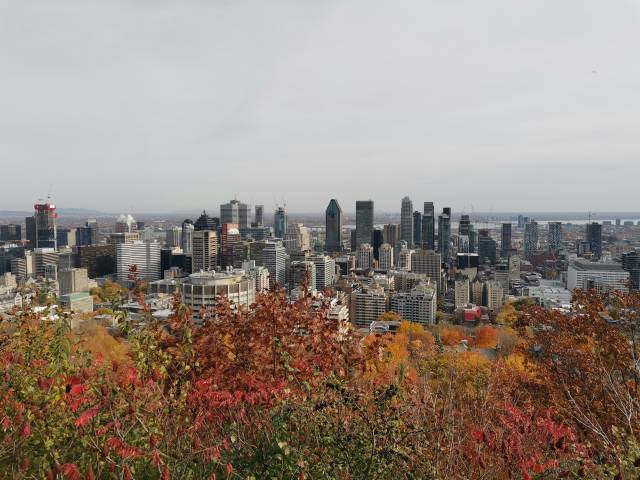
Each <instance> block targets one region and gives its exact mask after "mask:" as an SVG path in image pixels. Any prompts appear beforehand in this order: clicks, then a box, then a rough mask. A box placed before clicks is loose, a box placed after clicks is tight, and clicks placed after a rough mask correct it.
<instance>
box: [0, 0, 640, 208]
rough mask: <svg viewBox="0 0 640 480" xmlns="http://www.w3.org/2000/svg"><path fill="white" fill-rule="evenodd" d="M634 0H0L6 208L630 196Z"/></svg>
mask: <svg viewBox="0 0 640 480" xmlns="http://www.w3.org/2000/svg"><path fill="white" fill-rule="evenodd" d="M639 58H640V2H639V1H638V0H626V1H625V0H611V1H602V0H549V1H535V0H531V1H526V2H518V1H514V0H504V1H502V0H482V1H479V0H469V1H459V0H416V1H408V0H407V1H405V0H398V1H388V0H384V1H377V0H362V1H349V0H341V1H322V0H308V1H305V0H291V1H278V0H273V1H265V0H257V1H253V2H252V1H243V0H229V1H216V0H202V1H196V0H193V1H189V0H181V1H173V0H172V1H164V0H122V1H120V0H102V1H97V0H76V1H71V0H55V1H46V0H0V166H1V169H0V177H1V178H2V181H1V182H0V209H30V208H31V205H32V204H33V202H34V200H36V199H37V198H38V197H42V196H45V195H46V194H47V192H48V191H49V189H51V192H52V193H53V198H54V200H55V201H56V203H57V204H58V205H59V206H60V207H84V208H95V209H100V210H103V211H129V210H131V211H133V212H160V211H173V210H180V209H191V208H198V209H199V208H207V209H210V210H212V211H216V210H217V207H216V206H217V205H218V204H219V203H221V202H223V201H225V200H228V199H230V198H233V196H234V195H237V197H238V198H239V199H240V200H243V201H245V202H247V203H251V204H255V203H263V204H265V206H266V208H267V210H271V209H272V208H273V205H274V204H275V203H276V202H282V200H283V199H284V200H285V201H286V203H287V206H288V208H289V210H291V211H294V212H310V211H321V210H323V209H324V208H325V207H326V204H327V203H328V201H329V199H330V198H331V197H336V198H337V199H338V200H339V201H340V203H341V204H342V207H343V209H344V210H347V211H352V210H354V206H353V204H354V202H355V200H356V199H368V198H373V199H374V200H375V202H376V209H380V210H387V211H391V210H400V200H401V198H402V197H403V196H404V195H409V196H411V198H412V199H413V201H414V205H415V206H416V207H417V206H418V205H421V204H422V202H423V201H425V200H432V201H434V202H435V203H436V209H440V208H441V207H442V206H443V205H445V204H446V205H450V206H451V207H453V208H454V209H455V210H457V211H460V210H465V211H474V210H475V211H518V210H523V211H526V210H529V211H532V210H533V211H567V210H594V211H604V210H626V211H629V210H638V209H639V208H640V205H639V204H638V199H639V198H640V196H639V195H638V179H639V176H640V61H639Z"/></svg>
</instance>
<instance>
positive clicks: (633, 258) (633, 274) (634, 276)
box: [622, 250, 640, 290]
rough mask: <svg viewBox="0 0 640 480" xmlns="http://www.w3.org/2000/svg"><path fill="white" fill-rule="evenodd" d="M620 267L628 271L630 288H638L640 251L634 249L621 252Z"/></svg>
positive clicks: (639, 282) (639, 286)
mask: <svg viewBox="0 0 640 480" xmlns="http://www.w3.org/2000/svg"><path fill="white" fill-rule="evenodd" d="M622 269H623V270H625V271H626V272H629V278H630V280H631V289H632V290H638V289H640V253H638V251H636V250H634V251H631V252H627V253H623V254H622Z"/></svg>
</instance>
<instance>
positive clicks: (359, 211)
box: [356, 200, 373, 248]
mask: <svg viewBox="0 0 640 480" xmlns="http://www.w3.org/2000/svg"><path fill="white" fill-rule="evenodd" d="M372 241H373V200H357V201H356V248H357V247H358V246H360V245H362V244H363V243H368V244H371V242H372Z"/></svg>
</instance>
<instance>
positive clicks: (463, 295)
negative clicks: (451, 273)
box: [454, 278, 471, 308]
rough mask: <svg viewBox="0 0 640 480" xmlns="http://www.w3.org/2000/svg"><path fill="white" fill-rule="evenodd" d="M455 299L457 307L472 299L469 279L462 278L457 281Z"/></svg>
mask: <svg viewBox="0 0 640 480" xmlns="http://www.w3.org/2000/svg"><path fill="white" fill-rule="evenodd" d="M454 288H455V290H454V299H455V300H454V301H455V306H456V308H460V307H464V306H465V305H466V304H468V303H469V301H470V300H471V288H470V286H469V279H468V278H462V279H458V280H456V281H455V287H454Z"/></svg>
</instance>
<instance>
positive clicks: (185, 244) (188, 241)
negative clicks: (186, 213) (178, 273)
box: [180, 218, 194, 255]
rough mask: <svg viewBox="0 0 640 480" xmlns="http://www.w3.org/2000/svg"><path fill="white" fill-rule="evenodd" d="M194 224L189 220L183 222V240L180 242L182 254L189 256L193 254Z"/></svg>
mask: <svg viewBox="0 0 640 480" xmlns="http://www.w3.org/2000/svg"><path fill="white" fill-rule="evenodd" d="M193 230H194V226H193V222H192V221H191V220H189V219H188V218H187V219H185V220H184V222H182V239H181V241H180V248H182V253H184V254H186V255H188V254H190V253H191V252H193Z"/></svg>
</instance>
